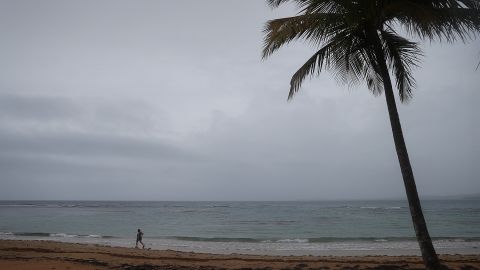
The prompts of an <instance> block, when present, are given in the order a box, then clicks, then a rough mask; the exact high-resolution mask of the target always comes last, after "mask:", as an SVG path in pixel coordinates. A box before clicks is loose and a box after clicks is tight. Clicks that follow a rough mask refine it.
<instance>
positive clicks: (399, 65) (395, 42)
mask: <svg viewBox="0 0 480 270" xmlns="http://www.w3.org/2000/svg"><path fill="white" fill-rule="evenodd" d="M380 36H381V39H382V41H383V46H384V51H385V53H386V58H387V59H386V60H387V62H388V63H389V64H390V68H391V69H392V71H393V73H394V75H395V79H396V83H397V89H398V93H399V96H400V100H401V101H402V102H406V101H408V100H409V99H410V98H411V97H412V89H413V88H414V87H415V79H414V78H413V76H412V68H414V67H416V66H418V62H419V57H420V56H422V52H421V50H420V48H419V47H418V44H417V43H415V42H411V41H409V40H407V39H405V38H403V37H400V36H398V35H397V34H396V33H395V32H394V31H393V30H382V31H380Z"/></svg>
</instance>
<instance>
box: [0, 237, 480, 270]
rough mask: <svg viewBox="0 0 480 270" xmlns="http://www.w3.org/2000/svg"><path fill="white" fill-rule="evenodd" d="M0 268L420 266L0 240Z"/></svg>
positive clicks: (464, 260)
mask: <svg viewBox="0 0 480 270" xmlns="http://www.w3.org/2000/svg"><path fill="white" fill-rule="evenodd" d="M441 260H442V262H443V263H444V264H445V265H447V266H448V267H449V269H459V270H460V269H461V270H464V269H480V256H479V255H441ZM0 269H9V270H10V269H12V270H14V269H32V270H43V269H82V270H83V269H85V270H87V269H99V270H100V269H102V270H103V269H127V270H141V269H143V270H146V269H201V270H206V269H244V270H247V269H264V270H267V269H282V270H286V269H295V270H301V269H329V270H330V269H331V270H335V269H423V264H422V260H421V258H420V257H418V256H345V257H341V256H340V257H339V256H325V257H316V256H257V255H237V254H232V255H218V254H217V255H216V254H203V253H192V252H178V251H171V250H166V251H160V250H140V249H134V248H122V247H106V246H99V245H87V244H73V243H60V242H52V241H18V240H1V241H0Z"/></svg>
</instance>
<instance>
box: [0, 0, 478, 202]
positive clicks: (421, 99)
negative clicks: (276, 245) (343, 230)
mask: <svg viewBox="0 0 480 270" xmlns="http://www.w3.org/2000/svg"><path fill="white" fill-rule="evenodd" d="M294 14H295V10H294V9H293V8H292V7H284V8H281V9H278V10H271V9H270V8H269V7H267V5H266V4H265V1H262V0H241V1H240V0H236V1H233V0H231V1H227V0H216V1H214V0H204V1H193V0H190V1H186V0H171V1H166V0H165V1H153V0H152V1H144V0H135V1H133V0H131V1H124V0H103V1H97V0H82V1H64V0H55V1H52V0H43V1H36V0H30V1H25V0H21V1H19V0H11V1H4V0H2V1H0V36H1V39H0V149H1V150H0V185H1V188H0V199H4V200H6V199H93V200H323V199H362V198H372V199H375V198H404V197H405V195H404V188H403V182H402V178H401V174H400V169H399V165H398V161H397V158H396V153H395V148H394V145H393V139H392V135H391V130H390V124H389V120H388V115H387V109H386V104H385V100H384V97H383V96H380V97H375V96H373V95H372V94H371V93H370V92H369V91H368V90H367V89H366V87H365V86H364V85H358V86H355V87H351V88H347V87H344V86H342V85H339V84H337V83H336V82H335V81H334V80H333V79H332V78H331V76H330V74H329V73H324V74H322V75H321V76H320V77H318V78H315V79H313V80H310V81H307V82H306V83H305V84H304V86H303V88H302V89H301V92H299V94H298V95H297V96H296V97H295V99H294V100H293V101H292V102H287V101H286V97H287V94H288V89H289V80H290V77H291V75H292V74H293V73H294V71H295V70H296V69H297V68H298V67H300V65H301V64H302V63H303V62H304V61H305V60H306V59H307V57H309V56H310V55H311V54H313V52H314V48H312V47H311V46H310V45H306V44H303V43H297V44H292V46H289V47H285V48H284V49H282V50H281V51H279V53H278V54H276V55H273V56H272V57H271V58H269V59H268V60H266V61H262V60H261V48H262V39H263V33H262V29H263V27H264V23H265V22H266V21H267V20H269V19H273V18H278V17H284V16H289V15H294ZM422 48H423V49H424V52H425V55H426V56H425V57H424V58H423V61H422V65H421V67H420V68H418V69H416V70H415V77H416V79H417V82H418V87H417V89H416V91H415V96H414V99H413V100H412V101H411V102H410V103H409V104H408V105H399V111H400V117H401V120H402V125H403V128H404V134H405V138H406V142H407V146H408V148H409V153H410V157H411V160H412V163H413V168H414V173H415V176H416V181H417V186H418V189H419V192H420V195H421V196H436V195H458V194H469V193H480V166H479V164H480V151H479V150H480V149H479V148H480V144H479V143H478V138H480V128H479V120H478V118H479V115H480V109H479V106H478V104H479V103H480V91H479V90H480V70H476V66H477V64H478V62H479V61H480V49H479V48H480V40H478V39H477V40H476V41H473V42H470V43H469V44H467V45H464V44H455V45H451V44H443V45H438V44H430V43H427V44H423V45H422Z"/></svg>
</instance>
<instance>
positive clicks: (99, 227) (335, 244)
mask: <svg viewBox="0 0 480 270" xmlns="http://www.w3.org/2000/svg"><path fill="white" fill-rule="evenodd" d="M423 209H424V213H425V216H426V219H427V222H428V226H429V229H430V234H431V236H432V237H433V239H434V244H435V246H436V248H437V250H438V251H439V252H440V253H457V252H458V253H465V252H466V253H474V254H479V253H480V250H479V249H480V200H426V201H424V202H423ZM137 228H141V229H142V230H143V231H144V233H145V235H144V242H146V244H147V247H149V248H153V249H176V250H188V251H201V252H225V253H233V252H237V253H263V254H314V255H318V254H331V253H332V252H333V253H334V252H335V251H364V252H365V251H372V253H374V254H375V253H378V254H383V253H387V254H388V251H393V252H394V253H395V252H397V253H412V252H413V253H416V251H417V250H418V246H417V244H416V242H415V238H414V237H415V235H414V231H413V226H412V224H411V221H410V215H409V210H408V207H407V203H406V202H405V201H329V202H321V201H319V202H100V201H99V202H96V201H0V239H37V240H56V241H67V242H80V243H97V244H105V245H114V246H132V245H134V244H135V243H134V242H135V235H136V230H137ZM406 251H409V252H406ZM367 253H368V252H367Z"/></svg>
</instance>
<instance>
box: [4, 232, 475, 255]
mask: <svg viewBox="0 0 480 270" xmlns="http://www.w3.org/2000/svg"><path fill="white" fill-rule="evenodd" d="M1 240H19V241H53V242H61V243H72V244H75V243H77V244H87V245H103V246H109V247H124V248H129V247H133V246H134V243H135V241H134V239H129V238H119V237H109V238H101V237H67V236H56V237H52V236H49V237H33V236H20V237H19V236H13V235H1V236H0V241H1ZM144 242H145V244H146V245H147V248H150V249H152V250H175V251H180V252H195V253H208V254H224V255H228V254H245V255H249V254H251V255H266V256H339V257H343V256H420V255H421V254H420V250H419V248H418V243H417V242H416V241H399V242H390V241H381V242H361V241H360V242H351V241H346V242H325V243H315V242H313V243H311V242H298V241H293V240H292V241H291V242H280V243H275V242H267V243H261V242H255V243H249V242H221V241H220V242H215V241H207V242H202V241H189V240H176V239H163V238H146V239H144ZM434 245H435V249H436V251H437V253H438V254H443V255H456V254H459V255H480V248H479V247H480V242H479V241H472V242H465V241H456V240H455V239H453V240H448V241H446V242H442V241H434Z"/></svg>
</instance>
